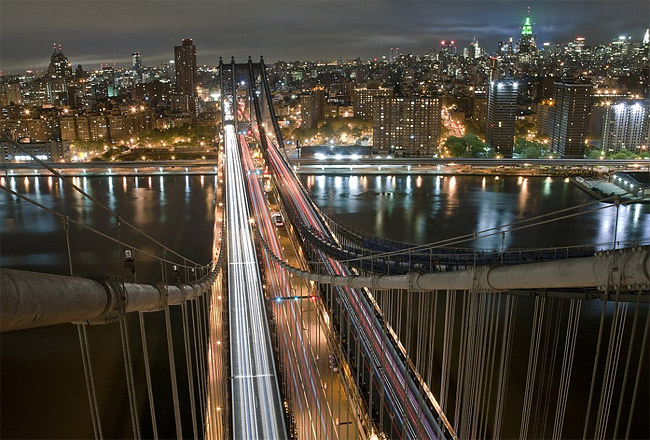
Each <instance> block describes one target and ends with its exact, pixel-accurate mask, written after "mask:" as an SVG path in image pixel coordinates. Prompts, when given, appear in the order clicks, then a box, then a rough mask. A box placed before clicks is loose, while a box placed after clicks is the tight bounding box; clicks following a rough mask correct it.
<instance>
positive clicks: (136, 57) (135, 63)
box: [131, 52, 143, 83]
mask: <svg viewBox="0 0 650 440" xmlns="http://www.w3.org/2000/svg"><path fill="white" fill-rule="evenodd" d="M131 70H133V79H134V80H135V81H136V82H138V83H141V82H142V73H143V67H142V55H140V52H133V53H132V54H131Z"/></svg>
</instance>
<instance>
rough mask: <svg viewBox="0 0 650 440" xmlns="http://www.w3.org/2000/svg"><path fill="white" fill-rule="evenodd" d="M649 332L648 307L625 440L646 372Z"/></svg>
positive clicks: (628, 433)
mask: <svg viewBox="0 0 650 440" xmlns="http://www.w3.org/2000/svg"><path fill="white" fill-rule="evenodd" d="M648 330H650V307H648V312H647V314H646V317H645V329H644V330H643V342H641V351H640V354H639V366H638V368H637V370H636V380H635V381H634V391H633V392H632V402H631V403H630V411H629V415H628V417H627V429H626V430H625V438H630V429H631V428H632V417H633V416H634V406H635V403H636V395H637V392H638V390H639V380H640V379H641V372H642V371H645V372H646V373H647V370H644V369H643V360H644V355H645V351H646V343H647V342H648V333H649V331H648Z"/></svg>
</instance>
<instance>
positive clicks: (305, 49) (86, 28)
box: [0, 0, 650, 71]
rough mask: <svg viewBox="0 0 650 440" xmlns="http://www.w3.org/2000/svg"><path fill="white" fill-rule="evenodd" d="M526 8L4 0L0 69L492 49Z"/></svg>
mask: <svg viewBox="0 0 650 440" xmlns="http://www.w3.org/2000/svg"><path fill="white" fill-rule="evenodd" d="M530 3H531V2H529V1H526V2H524V1H518V0H509V1H503V0H502V1H491V0H483V1H463V0H460V1H459V0H456V1H436V0H431V1H387V0H365V1H364V0H361V1H360V0H356V1H318V0H306V1H249V0H243V1H242V0H239V1H236V2H231V1H223V0H210V1H192V0H190V1H182V0H133V1H108V0H85V1H84V0H73V1H68V0H65V1H54V0H49V1H43V0H21V1H17V0H2V3H1V4H0V8H2V9H1V12H2V13H1V14H0V68H2V69H3V70H5V71H6V70H22V69H24V68H26V67H28V66H36V65H47V63H48V62H49V55H50V53H51V45H52V42H54V41H56V42H61V43H62V44H63V50H64V53H65V54H66V55H67V56H68V57H69V59H70V61H71V62H72V63H73V64H78V63H79V62H80V61H83V62H84V63H87V64H98V63H99V62H109V61H110V62H113V61H118V62H128V60H129V56H130V54H131V52H133V51H136V50H137V51H140V52H141V53H142V54H143V60H144V62H145V64H150V65H157V64H159V63H160V62H161V61H164V60H168V59H170V58H172V56H173V46H174V45H175V44H179V42H180V39H181V38H185V37H191V38H194V41H195V43H196V45H197V54H198V58H199V62H200V63H207V64H214V63H216V62H217V60H218V56H219V55H222V56H224V57H230V55H235V56H236V57H238V58H240V57H246V56H247V55H249V54H251V55H254V56H257V55H259V54H264V55H265V56H266V57H267V58H268V59H271V60H273V59H285V60H291V59H336V58H339V57H356V56H361V57H362V58H369V57H371V56H381V55H384V54H386V53H387V52H388V48H389V47H395V46H398V47H400V48H401V49H402V51H403V52H412V53H422V52H424V51H427V50H428V49H429V48H431V47H436V46H437V42H438V41H439V40H440V39H449V38H454V39H455V40H457V41H458V42H459V44H462V45H465V44H467V43H468V42H469V40H471V39H472V38H473V37H474V36H476V37H477V38H478V39H479V41H480V42H481V45H482V46H483V47H486V48H488V50H490V49H492V48H493V47H494V46H495V45H496V42H497V41H499V40H502V39H505V38H508V37H516V36H517V34H518V32H519V26H520V25H521V22H522V21H523V18H524V16H525V11H526V7H527V6H528V4H530ZM621 5H625V7H624V8H623V7H621ZM612 11H615V14H612ZM649 14H650V3H648V2H647V1H645V0H640V1H637V0H603V1H597V0H589V1H569V0H555V1H549V0H538V1H535V2H534V3H533V13H532V15H533V22H534V28H535V30H536V32H537V33H538V39H539V40H540V41H562V40H566V39H569V38H573V37H575V36H576V35H578V34H582V35H584V36H586V37H587V38H588V41H591V42H594V41H598V40H609V39H611V38H613V37H614V36H616V35H617V34H618V33H622V32H630V33H632V32H633V35H634V36H635V37H638V38H637V39H640V38H641V36H642V34H643V31H644V30H645V28H646V27H647V17H648V15H649ZM612 15H614V16H612ZM636 34H638V36H637V35H636ZM88 67H94V66H92V65H91V66H88Z"/></svg>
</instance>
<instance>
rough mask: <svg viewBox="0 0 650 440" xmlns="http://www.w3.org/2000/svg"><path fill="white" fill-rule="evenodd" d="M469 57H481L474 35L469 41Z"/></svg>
mask: <svg viewBox="0 0 650 440" xmlns="http://www.w3.org/2000/svg"><path fill="white" fill-rule="evenodd" d="M468 55H469V58H471V59H474V58H480V57H481V48H480V47H479V45H478V40H477V39H476V37H474V39H473V40H472V42H471V43H469V53H468Z"/></svg>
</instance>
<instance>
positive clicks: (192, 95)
mask: <svg viewBox="0 0 650 440" xmlns="http://www.w3.org/2000/svg"><path fill="white" fill-rule="evenodd" d="M174 61H175V63H174V65H175V68H176V93H177V94H179V95H180V97H181V100H182V108H183V109H184V110H186V111H189V112H190V113H195V112H196V46H194V42H193V41H192V39H191V38H186V39H183V44H182V45H181V46H174Z"/></svg>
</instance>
